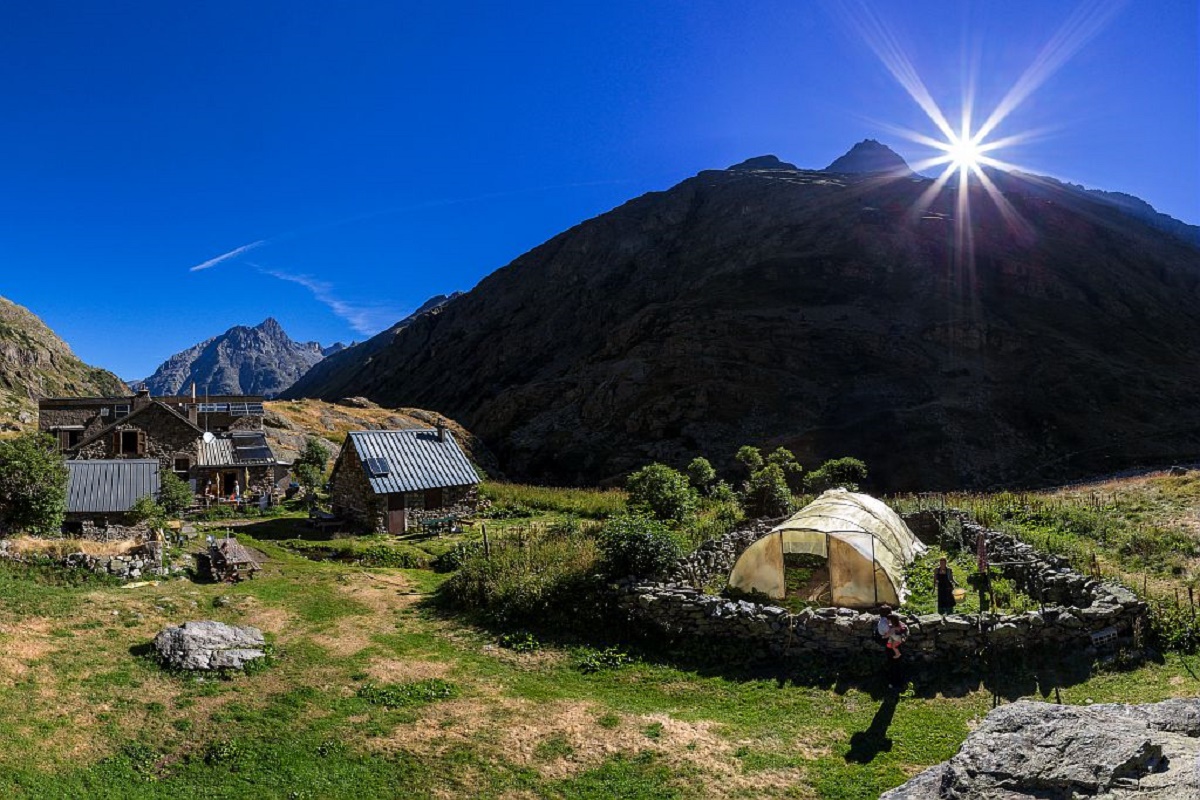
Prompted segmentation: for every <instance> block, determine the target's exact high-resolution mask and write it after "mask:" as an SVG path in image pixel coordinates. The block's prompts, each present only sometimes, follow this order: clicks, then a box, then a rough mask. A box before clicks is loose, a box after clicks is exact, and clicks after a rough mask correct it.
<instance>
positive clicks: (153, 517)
mask: <svg viewBox="0 0 1200 800" xmlns="http://www.w3.org/2000/svg"><path fill="white" fill-rule="evenodd" d="M129 519H130V521H131V522H132V523H133V524H134V525H140V524H142V523H147V524H149V525H150V527H152V528H154V527H161V526H162V524H163V519H164V518H163V509H162V506H160V505H159V504H158V503H156V502H154V498H153V497H151V496H150V495H145V496H144V497H139V498H138V499H137V500H135V501H134V503H133V505H132V506H130V507H129Z"/></svg>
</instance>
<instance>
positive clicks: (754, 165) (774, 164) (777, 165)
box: [728, 155, 797, 170]
mask: <svg viewBox="0 0 1200 800" xmlns="http://www.w3.org/2000/svg"><path fill="white" fill-rule="evenodd" d="M728 169H729V170H755V169H791V170H794V169H797V167H796V165H795V164H789V163H788V162H786V161H780V160H779V158H778V157H777V156H771V155H767V156H755V157H754V158H747V159H746V160H745V161H743V162H742V163H740V164H734V165H733V166H732V167H728Z"/></svg>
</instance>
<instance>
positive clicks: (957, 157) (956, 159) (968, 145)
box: [946, 136, 983, 171]
mask: <svg viewBox="0 0 1200 800" xmlns="http://www.w3.org/2000/svg"><path fill="white" fill-rule="evenodd" d="M947 145H948V146H947V148H946V155H948V156H950V163H951V164H953V165H954V166H955V167H956V168H957V169H960V170H968V171H969V170H972V169H974V168H975V167H976V166H978V164H979V161H980V156H982V155H983V153H982V152H981V151H980V149H979V147H978V145H977V144H976V142H975V140H974V139H973V138H972V137H970V136H961V137H960V136H955V137H954V138H952V139H951V140H950V141H949V142H948V143H947Z"/></svg>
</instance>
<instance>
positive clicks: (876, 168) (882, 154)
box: [824, 139, 913, 175]
mask: <svg viewBox="0 0 1200 800" xmlns="http://www.w3.org/2000/svg"><path fill="white" fill-rule="evenodd" d="M824 171H825V172H841V173H847V174H853V175H858V174H864V173H889V174H900V175H911V174H913V172H912V170H911V169H909V166H908V162H906V161H905V160H904V159H903V158H901V157H900V156H899V155H898V154H897V153H896V151H895V150H893V149H892V148H890V147H888V146H887V145H886V144H883V143H881V142H878V141H876V140H875V139H863V140H862V141H861V142H859V143H858V144H856V145H854V146H853V147H851V148H850V149H849V150H847V151H846V152H845V154H843V155H841V156H839V157H838V158H837V159H835V160H834V162H833V163H832V164H830V165H829V166H828V167H826V168H825V170H824Z"/></svg>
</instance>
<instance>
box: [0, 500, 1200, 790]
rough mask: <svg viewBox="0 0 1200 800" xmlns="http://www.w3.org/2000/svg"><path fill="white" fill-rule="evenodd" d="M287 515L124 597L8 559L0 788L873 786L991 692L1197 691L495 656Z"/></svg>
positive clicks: (421, 592)
mask: <svg viewBox="0 0 1200 800" xmlns="http://www.w3.org/2000/svg"><path fill="white" fill-rule="evenodd" d="M1150 485H1151V486H1154V485H1155V484H1150ZM1156 491H1157V490H1156ZM1170 496H1171V498H1173V499H1172V500H1171V502H1176V499H1177V493H1174V492H1172V493H1170ZM1064 502H1065V501H1064ZM1179 502H1180V503H1181V506H1180V508H1179V509H1177V512H1178V514H1179V516H1180V518H1184V517H1186V514H1187V513H1190V511H1188V509H1187V507H1186V504H1184V503H1183V501H1179ZM1180 509H1182V510H1180ZM545 513H546V514H548V515H551V516H553V515H558V516H554V517H553V518H555V519H558V518H561V510H560V509H558V508H555V509H551V510H549V511H547V512H545ZM1147 513H1149V512H1147ZM1163 513H1166V512H1165V511H1164V512H1163ZM538 519H539V518H538V517H534V518H527V519H524V520H505V521H504V522H513V523H515V522H518V521H520V522H523V523H525V524H531V523H533V522H537V521H538ZM500 522H501V521H500V520H495V521H493V523H496V524H499V523H500ZM290 524H291V525H292V526H293V528H294V525H295V524H296V521H295V520H293V521H292V522H291V523H290ZM489 524H492V523H489ZM256 526H261V527H256ZM288 526H289V522H288V521H287V520H286V518H285V519H282V520H281V519H273V520H263V521H258V522H254V523H252V524H249V525H246V526H245V527H243V528H240V529H238V531H239V536H241V537H243V541H244V542H246V543H247V544H250V545H251V546H253V547H255V548H257V549H259V550H260V551H261V552H263V553H265V554H266V555H267V556H268V557H269V560H268V561H267V563H266V565H265V568H264V570H263V572H262V573H261V574H260V576H259V577H258V578H256V579H254V580H252V581H248V582H245V583H242V584H239V585H237V586H226V585H211V584H196V583H192V582H190V581H171V582H165V583H161V584H159V585H157V586H143V587H140V588H136V589H125V588H121V587H119V586H116V585H111V584H107V583H93V582H90V581H88V580H86V579H84V578H83V576H80V575H69V574H67V573H61V572H54V571H45V570H40V569H29V568H25V567H21V566H18V565H13V564H9V563H4V562H0V687H2V689H3V691H0V797H31V798H32V797H37V798H60V797H101V798H103V797H113V798H116V797H132V798H143V797H145V798H158V797H162V798H168V797H170V798H200V797H204V798H242V797H267V798H293V797H295V798H326V797H328V798H339V797H354V798H360V799H361V798H369V797H460V796H477V797H546V798H608V797H627V798H665V797H679V798H710V797H711V798H716V797H746V798H751V797H791V798H874V797H876V796H878V794H879V793H880V792H881V791H883V790H885V789H887V788H889V787H892V786H895V785H898V784H899V783H901V782H903V781H904V780H906V779H907V778H908V777H909V776H911V775H913V774H915V773H916V772H918V771H919V770H920V769H922V768H923V767H926V766H928V765H931V764H933V763H936V762H938V761H941V760H943V759H945V758H947V757H949V756H950V755H952V754H953V753H954V752H955V751H956V749H957V748H958V745H959V744H960V743H961V741H962V739H963V738H964V737H965V736H966V734H967V732H968V730H969V729H970V727H971V726H972V725H974V724H975V723H976V722H977V721H978V720H979V719H980V718H981V717H982V716H983V715H984V714H986V713H987V711H988V710H989V709H991V708H992V707H993V705H994V704H995V703H998V702H1007V701H1009V700H1012V699H1016V698H1018V697H1032V698H1037V699H1044V700H1047V701H1049V702H1054V701H1056V700H1057V701H1061V702H1065V703H1088V702H1109V701H1125V702H1140V701H1150V700H1158V699H1163V698H1166V697H1171V696H1188V695H1195V694H1196V693H1197V691H1200V680H1197V678H1196V677H1195V674H1194V672H1193V670H1194V669H1196V665H1195V664H1194V663H1193V659H1192V658H1191V657H1184V656H1179V655H1168V656H1167V657H1166V658H1165V660H1164V661H1163V662H1162V663H1157V664H1155V663H1151V664H1148V665H1145V666H1141V667H1139V668H1137V669H1133V670H1129V671H1119V670H1113V671H1089V670H1087V669H1085V670H1084V671H1083V672H1082V673H1068V672H1067V671H1066V668H1065V667H1063V668H1062V669H1045V668H1042V669H1038V668H1034V667H1029V668H1025V669H1020V668H1015V669H1013V670H1012V671H1011V672H1009V673H1007V674H1006V675H1004V676H1003V677H1000V678H988V679H980V678H964V677H962V676H958V675H950V674H946V675H944V676H943V675H938V674H934V675H930V676H925V677H923V678H921V679H920V680H919V681H918V682H917V684H916V685H915V686H914V687H913V689H910V690H909V691H907V692H905V693H904V694H902V695H900V696H898V697H897V696H895V695H889V694H888V693H887V692H885V691H883V687H882V685H881V683H880V681H879V680H878V677H877V676H876V675H875V668H876V666H877V665H876V664H875V663H873V662H865V663H862V664H854V665H849V667H848V668H847V669H846V670H844V671H840V672H826V671H822V670H818V669H794V670H793V671H790V672H789V671H777V670H775V669H772V668H770V667H763V666H759V667H750V666H746V665H743V664H735V663H720V662H716V661H714V660H712V659H700V660H691V659H689V658H685V657H683V656H667V655H664V654H663V653H660V652H643V651H639V650H637V649H636V647H634V645H633V643H631V642H628V641H624V642H622V641H614V640H612V639H602V638H598V637H597V638H595V639H592V640H587V641H584V640H579V641H574V640H561V641H556V642H541V643H539V642H537V641H536V639H532V638H531V637H512V638H510V639H505V640H504V641H505V644H508V645H513V646H502V644H501V639H500V638H499V637H498V636H497V634H496V633H495V632H489V631H488V630H485V629H483V628H480V627H476V626H474V625H472V624H470V622H469V621H468V620H465V619H463V618H460V617H456V616H454V615H452V614H450V613H448V612H447V611H445V610H444V609H443V608H442V607H441V605H440V604H439V603H437V602H436V591H437V588H438V586H439V585H440V584H441V582H442V581H443V580H445V576H444V575H440V574H437V573H434V572H432V571H430V570H425V569H401V568H374V567H363V566H362V565H360V564H355V563H350V562H347V561H341V560H326V561H318V560H313V559H311V558H309V557H306V556H305V554H304V553H301V552H297V548H296V547H295V545H294V544H293V545H292V546H287V545H288V544H289V542H290V541H291V540H293V539H299V537H297V536H294V535H289V533H295V532H296V531H295V530H291V529H289V527H288ZM502 530H503V526H499V527H498V528H496V531H502ZM250 532H254V533H256V534H257V535H258V536H260V537H261V538H253V539H251V538H250V536H251V533H250ZM1072 535H1074V536H1076V537H1080V536H1082V535H1083V534H1082V533H1079V532H1077V533H1075V534H1072ZM299 541H306V542H307V543H308V544H320V543H319V542H313V541H312V539H311V538H310V539H308V540H304V539H299ZM355 546H356V547H358V546H359V545H355ZM365 546H370V543H367V544H366V545H365ZM193 619H216V620H221V621H225V622H229V623H233V624H242V625H254V626H256V627H259V628H261V629H262V630H264V631H265V632H266V633H267V636H268V639H269V640H270V642H271V643H272V646H273V648H274V656H273V663H271V664H270V665H269V666H267V667H266V668H265V669H262V670H258V671H255V672H254V673H253V674H245V675H241V674H239V675H235V676H231V677H227V678H223V679H205V680H200V679H197V678H193V677H188V676H180V675H174V674H169V673H166V672H163V671H162V670H161V669H160V668H159V667H158V666H157V665H155V664H154V663H153V662H152V661H150V660H149V659H148V658H147V656H146V652H147V649H148V648H147V645H148V643H149V641H150V640H151V639H152V638H153V636H154V634H155V633H156V632H157V631H158V630H160V629H161V628H162V627H164V626H165V625H168V624H178V623H179V622H182V621H185V620H193ZM610 646H615V647H616V648H617V649H616V650H615V651H607V650H605V648H608V647H610ZM621 656H628V657H629V658H623V657H621Z"/></svg>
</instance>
